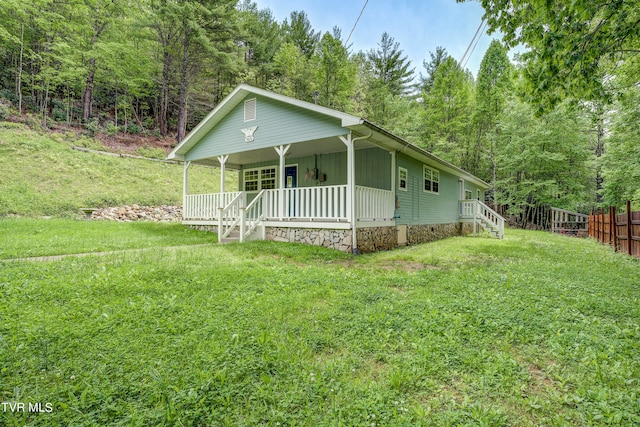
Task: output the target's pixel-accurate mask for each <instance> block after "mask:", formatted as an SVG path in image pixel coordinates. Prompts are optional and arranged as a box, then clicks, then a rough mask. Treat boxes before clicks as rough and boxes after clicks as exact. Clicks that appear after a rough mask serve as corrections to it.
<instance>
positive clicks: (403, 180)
mask: <svg viewBox="0 0 640 427" xmlns="http://www.w3.org/2000/svg"><path fill="white" fill-rule="evenodd" d="M408 179H409V174H408V172H407V170H406V169H405V168H398V190H402V191H407V181H408Z"/></svg>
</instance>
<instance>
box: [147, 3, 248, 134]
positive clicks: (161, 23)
mask: <svg viewBox="0 0 640 427" xmlns="http://www.w3.org/2000/svg"><path fill="white" fill-rule="evenodd" d="M235 3H236V2H235V0H194V1H185V0H158V1H157V2H156V3H153V2H152V6H154V9H156V15H155V17H154V20H153V24H152V26H153V28H154V29H155V30H156V34H157V37H158V42H159V44H160V46H161V49H162V57H163V61H162V76H161V87H162V92H161V94H162V95H161V113H160V131H161V133H162V134H163V135H166V132H167V113H168V106H169V102H170V99H171V92H170V87H171V85H172V84H173V85H176V86H177V88H178V91H177V92H178V95H177V102H176V103H177V105H178V125H177V137H176V139H177V140H178V141H180V140H182V138H183V137H184V135H185V133H186V127H187V105H188V98H189V95H190V88H191V86H192V83H193V80H194V79H195V78H196V76H198V75H201V74H200V73H204V71H205V68H206V67H205V64H207V65H209V66H211V68H208V69H207V70H206V71H207V73H209V74H211V72H212V70H213V71H216V72H218V73H221V72H224V71H226V70H227V69H228V68H233V67H234V66H235V61H236V60H237V59H238V57H237V55H236V56H235V57H234V51H235V49H236V47H235V45H234V43H233V42H234V40H233V34H236V33H237V30H236V28H235V25H236V20H235V15H234V14H235V12H236V9H235Z"/></svg>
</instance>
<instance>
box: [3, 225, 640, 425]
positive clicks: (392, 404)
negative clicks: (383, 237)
mask: <svg viewBox="0 0 640 427" xmlns="http://www.w3.org/2000/svg"><path fill="white" fill-rule="evenodd" d="M42 224H43V227H44V228H45V231H44V232H43V233H42V239H43V241H47V240H48V239H49V240H51V235H50V233H49V232H47V231H46V226H45V224H46V221H42ZM135 226H136V225H133V227H134V228H135ZM139 226H141V227H143V226H142V225H139ZM105 227H107V225H106V223H105ZM16 229H17V231H16V233H18V232H20V231H19V227H16ZM3 231H5V232H6V233H9V234H11V233H12V232H13V231H12V229H11V228H7V229H5V230H3ZM96 233H97V232H96ZM131 233H132V234H133V233H134V232H133V229H132V231H131ZM141 233H142V234H144V232H141ZM105 234H106V232H105ZM74 244H75V243H74V242H73V241H71V242H69V243H68V244H65V245H64V247H66V248H71V247H73V245H74ZM173 244H174V243H171V245H173ZM83 250H84V249H83ZM24 251H25V248H22V249H15V250H14V253H16V254H18V253H20V252H24ZM0 300H1V301H2V305H1V306H2V308H1V309H0V320H1V321H0V401H2V402H25V403H34V402H40V403H42V405H43V408H47V407H46V406H45V404H46V403H50V404H51V405H50V408H51V412H43V413H28V411H27V412H17V413H16V412H9V411H6V412H2V411H0V425H10V426H11V425H15V426H18V425H20V426H21V425H25V424H28V425H35V426H39V425H78V426H79V425H82V426H86V425H96V426H103V425H136V426H137V425H149V426H156V425H171V426H173V425H175V426H192V425H198V426H199V425H202V426H209V425H216V426H217V425H229V426H256V425H269V426H277V425H280V426H294V425H295V426H306V425H308V426H323V425H326V426H419V425H425V426H443V425H444V426H447V425H451V426H454V425H455V426H458V425H477V426H510V425H513V426H539V425H572V426H573V425H611V424H613V425H625V426H627V425H638V424H640V415H639V414H640V263H639V262H638V261H637V260H635V259H632V258H628V257H626V256H624V255H620V254H615V253H613V252H612V251H611V250H610V249H609V248H607V247H604V246H601V245H599V244H598V243H596V242H593V241H590V240H580V239H574V238H569V237H563V236H557V235H550V234H547V233H536V232H525V231H514V230H508V231H507V235H506V237H505V239H504V240H502V241H499V240H495V239H487V238H451V239H447V240H443V241H439V242H434V243H430V244H424V245H418V246H414V247H408V248H403V249H398V250H394V251H390V252H384V253H378V254H368V255H362V256H359V257H354V256H351V255H347V254H342V253H339V252H335V251H331V250H327V249H323V248H316V247H310V246H302V245H294V244H280V243H273V242H253V243H248V244H243V245H238V244H229V245H224V246H223V245H210V246H201V247H192V248H183V249H174V250H170V251H169V250H164V249H161V248H158V250H154V251H145V252H139V253H120V254H113V255H107V256H100V257H83V258H65V259H63V260H59V261H55V262H44V263H15V262H6V261H0Z"/></svg>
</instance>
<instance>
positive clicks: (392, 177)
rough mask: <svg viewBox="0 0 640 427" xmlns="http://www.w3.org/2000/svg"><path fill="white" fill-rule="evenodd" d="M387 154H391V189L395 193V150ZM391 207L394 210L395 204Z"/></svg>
mask: <svg viewBox="0 0 640 427" xmlns="http://www.w3.org/2000/svg"><path fill="white" fill-rule="evenodd" d="M389 154H391V191H392V192H393V194H396V152H395V151H389ZM394 203H395V202H394ZM393 209H394V210H395V205H394V207H393Z"/></svg>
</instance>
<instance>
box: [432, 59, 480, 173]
mask: <svg viewBox="0 0 640 427" xmlns="http://www.w3.org/2000/svg"><path fill="white" fill-rule="evenodd" d="M472 88H473V80H472V79H471V77H470V76H469V75H468V74H467V73H466V72H465V71H464V70H463V69H462V67H460V64H458V61H456V60H455V59H453V57H451V56H447V57H446V58H445V59H443V60H442V61H441V62H440V64H439V65H438V66H437V68H436V70H435V71H434V72H433V83H432V85H431V88H430V91H429V92H426V93H425V94H424V107H425V110H424V128H425V131H424V137H423V138H424V144H425V148H426V149H427V150H429V151H432V152H433V153H434V154H436V155H437V156H440V157H442V158H443V159H445V160H448V161H450V162H454V163H455V164H458V165H461V166H466V164H468V162H467V159H466V157H467V156H469V155H470V153H469V140H470V137H471V135H470V132H471V115H472V104H471V100H472V90H473V89H472Z"/></svg>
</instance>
